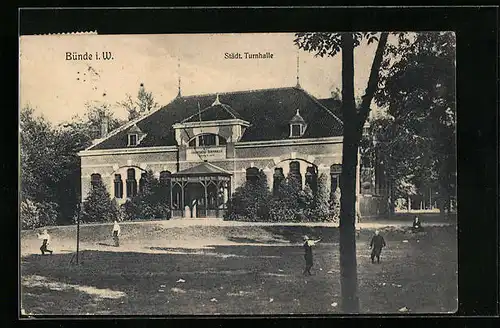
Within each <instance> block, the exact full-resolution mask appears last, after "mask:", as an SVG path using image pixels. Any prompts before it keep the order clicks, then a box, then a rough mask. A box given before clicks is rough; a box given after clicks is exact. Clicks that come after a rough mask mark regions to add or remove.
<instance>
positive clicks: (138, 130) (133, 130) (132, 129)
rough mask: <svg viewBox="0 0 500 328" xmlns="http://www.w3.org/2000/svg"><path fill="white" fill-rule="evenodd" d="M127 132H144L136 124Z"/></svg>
mask: <svg viewBox="0 0 500 328" xmlns="http://www.w3.org/2000/svg"><path fill="white" fill-rule="evenodd" d="M127 133H142V130H141V129H139V127H138V126H137V125H136V124H134V125H132V127H131V128H130V129H128V130H127Z"/></svg>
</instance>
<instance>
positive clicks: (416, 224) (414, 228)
mask: <svg viewBox="0 0 500 328" xmlns="http://www.w3.org/2000/svg"><path fill="white" fill-rule="evenodd" d="M412 231H413V232H414V233H416V232H422V231H424V228H423V227H422V222H420V220H419V219H418V216H416V217H415V219H414V220H413V226H412Z"/></svg>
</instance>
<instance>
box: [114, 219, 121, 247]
mask: <svg viewBox="0 0 500 328" xmlns="http://www.w3.org/2000/svg"><path fill="white" fill-rule="evenodd" d="M120 232H121V229H120V225H119V224H118V221H115V222H114V224H113V241H114V243H115V247H118V246H120V239H119V236H120Z"/></svg>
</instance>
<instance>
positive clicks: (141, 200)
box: [123, 170, 170, 220]
mask: <svg viewBox="0 0 500 328" xmlns="http://www.w3.org/2000/svg"><path fill="white" fill-rule="evenodd" d="M139 186H140V187H139V192H138V193H137V195H136V196H134V197H132V198H131V199H130V200H127V202H126V203H125V204H124V206H123V209H124V213H125V218H126V219H127V220H135V219H141V220H154V219H158V218H167V219H169V218H170V207H169V205H168V202H167V199H168V196H167V195H166V194H165V192H164V189H165V188H163V186H162V185H161V183H160V181H159V180H158V179H157V178H156V177H155V176H154V173H153V171H152V170H148V171H147V172H146V174H144V175H143V176H142V177H141V180H140V184H139Z"/></svg>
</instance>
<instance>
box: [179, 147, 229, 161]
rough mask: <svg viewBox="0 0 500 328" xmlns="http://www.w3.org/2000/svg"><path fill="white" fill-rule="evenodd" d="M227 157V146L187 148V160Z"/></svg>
mask: <svg viewBox="0 0 500 328" xmlns="http://www.w3.org/2000/svg"><path fill="white" fill-rule="evenodd" d="M224 158H226V147H225V146H224V147H206V148H202V147H193V148H188V149H186V160H188V161H196V160H211V159H224Z"/></svg>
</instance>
